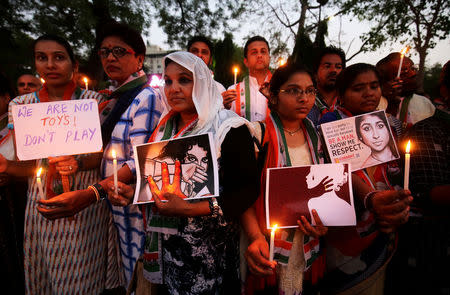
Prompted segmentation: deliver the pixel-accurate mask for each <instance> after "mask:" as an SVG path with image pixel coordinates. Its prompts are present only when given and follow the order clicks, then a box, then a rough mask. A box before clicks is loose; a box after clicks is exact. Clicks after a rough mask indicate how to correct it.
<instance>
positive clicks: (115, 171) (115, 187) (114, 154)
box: [112, 150, 117, 195]
mask: <svg viewBox="0 0 450 295" xmlns="http://www.w3.org/2000/svg"><path fill="white" fill-rule="evenodd" d="M112 157H113V170H114V192H115V193H116V195H117V158H116V151H115V150H112Z"/></svg>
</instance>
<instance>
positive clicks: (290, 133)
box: [283, 126, 302, 136]
mask: <svg viewBox="0 0 450 295" xmlns="http://www.w3.org/2000/svg"><path fill="white" fill-rule="evenodd" d="M301 129H302V126H300V127H299V128H298V129H297V130H295V131H289V130H286V129H284V128H283V130H284V131H285V132H287V133H288V134H289V135H290V136H294V134H295V133H297V132H299V131H300V130H301Z"/></svg>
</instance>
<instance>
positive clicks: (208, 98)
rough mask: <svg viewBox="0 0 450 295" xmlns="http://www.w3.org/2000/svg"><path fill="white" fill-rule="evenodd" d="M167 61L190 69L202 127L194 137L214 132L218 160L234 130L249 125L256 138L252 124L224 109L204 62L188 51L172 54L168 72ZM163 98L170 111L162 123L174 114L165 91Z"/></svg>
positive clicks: (220, 96)
mask: <svg viewBox="0 0 450 295" xmlns="http://www.w3.org/2000/svg"><path fill="white" fill-rule="evenodd" d="M166 59H170V60H172V61H174V62H175V63H177V64H179V65H181V66H183V67H184V68H186V69H188V70H189V71H191V72H192V74H193V77H194V88H193V90H192V100H193V102H194V105H195V109H196V110H197V114H198V123H197V125H196V126H195V127H194V129H193V130H192V132H191V133H190V134H202V133H206V132H211V133H212V134H213V135H214V139H215V144H216V148H217V156H218V157H220V146H221V144H222V142H223V140H224V139H225V136H226V134H227V133H228V131H229V130H230V129H231V128H237V127H239V126H241V125H244V124H246V125H247V126H248V128H249V130H250V133H251V134H252V135H253V134H254V132H253V127H252V124H250V122H249V121H247V120H246V119H244V118H242V117H240V116H238V115H237V114H236V113H235V112H233V111H230V110H227V109H225V108H224V107H223V99H222V95H221V93H220V91H219V89H218V88H217V84H216V82H215V81H214V80H213V78H212V75H211V71H210V70H209V68H208V67H207V66H206V64H205V63H204V62H203V60H201V59H200V58H199V57H197V56H195V55H193V54H192V53H189V52H185V51H178V52H174V53H170V54H168V55H166V56H165V57H164V59H163V65H164V72H165V64H166ZM163 77H164V73H163ZM162 96H163V101H164V103H165V104H166V110H165V112H164V113H163V115H162V116H161V120H162V118H164V116H165V115H166V114H167V113H168V112H169V111H170V110H171V107H170V106H169V104H168V101H167V97H166V95H165V93H164V91H162Z"/></svg>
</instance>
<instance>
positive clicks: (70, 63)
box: [0, 35, 119, 294]
mask: <svg viewBox="0 0 450 295" xmlns="http://www.w3.org/2000/svg"><path fill="white" fill-rule="evenodd" d="M33 56H34V62H35V66H36V71H37V72H38V73H39V75H40V76H41V77H44V78H45V81H46V83H45V85H44V87H43V88H42V89H41V90H40V91H38V92H34V93H31V94H27V95H23V96H19V97H17V98H15V99H13V100H12V101H11V103H10V106H11V105H13V104H27V103H40V102H53V101H60V100H71V99H88V98H90V99H96V100H97V101H98V102H101V101H102V100H103V98H102V96H101V95H99V94H98V93H96V92H93V91H86V90H82V89H80V88H78V87H77V86H76V84H75V81H74V78H73V77H74V74H75V73H76V71H77V67H78V64H77V62H76V60H75V57H74V54H73V51H72V49H71V47H70V45H69V43H68V42H67V41H66V40H64V39H62V38H60V37H57V36H52V35H44V36H41V37H39V38H38V39H37V40H36V41H35V42H34V44H33ZM9 122H10V124H9V127H10V128H13V125H12V118H11V115H10V121H9ZM77 160H78V161H77ZM79 160H80V157H79V156H77V157H74V156H62V157H56V158H49V159H41V160H38V161H28V162H15V161H7V160H6V159H4V158H3V157H2V156H0V171H1V172H6V173H8V174H11V175H15V176H28V177H29V190H28V200H27V208H26V214H25V234H24V260H25V261H24V266H25V288H26V293H28V294H39V293H46V294H50V293H59V294H68V293H70V292H72V291H73V290H77V291H78V292H80V293H84V294H87V293H95V294H99V293H101V292H103V291H104V290H105V289H111V288H115V287H117V286H118V281H119V273H118V271H117V269H118V261H117V260H116V256H115V255H111V254H109V253H114V251H116V247H115V240H116V238H117V237H116V235H115V233H114V228H113V226H112V218H111V214H110V212H109V209H108V207H107V205H106V204H105V203H97V204H95V205H94V206H91V207H89V208H87V209H86V210H84V211H82V212H80V213H79V214H77V215H76V219H75V220H72V221H71V220H69V219H60V220H56V221H49V220H47V219H46V218H44V217H43V216H42V215H41V214H39V213H38V212H37V211H38V210H41V209H43V208H44V207H41V204H40V201H44V200H43V199H51V198H53V197H54V196H56V195H57V194H59V193H61V192H62V186H63V185H62V177H61V176H67V177H68V178H69V181H70V183H69V185H70V189H73V190H76V189H80V188H84V187H85V186H86V185H88V184H90V183H94V182H96V181H98V180H99V179H100V174H99V171H98V169H91V170H83V169H82V168H81V167H79V165H78V163H79ZM38 168H43V169H42V170H41V171H42V174H41V173H40V174H39V175H36V171H37V170H38ZM36 176H37V177H36ZM39 184H41V185H42V187H41V186H40V185H39ZM75 273H77V275H75Z"/></svg>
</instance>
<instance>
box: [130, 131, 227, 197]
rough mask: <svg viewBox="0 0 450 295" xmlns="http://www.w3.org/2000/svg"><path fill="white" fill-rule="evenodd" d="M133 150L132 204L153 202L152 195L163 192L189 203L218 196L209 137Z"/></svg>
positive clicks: (140, 146)
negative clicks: (133, 178) (133, 183)
mask: <svg viewBox="0 0 450 295" xmlns="http://www.w3.org/2000/svg"><path fill="white" fill-rule="evenodd" d="M133 148H134V159H135V163H136V177H137V181H136V191H135V195H134V200H133V204H143V203H150V202H154V200H153V197H152V193H156V192H158V193H157V195H159V192H165V191H170V192H172V193H175V194H177V195H179V196H180V197H182V198H183V199H189V200H190V199H200V198H208V197H216V196H218V195H219V176H218V166H217V158H216V154H215V149H214V143H213V139H212V136H211V134H209V133H207V134H200V135H195V136H186V137H181V138H176V139H171V140H165V141H160V142H153V143H147V144H141V145H137V146H134V147H133ZM161 200H162V201H164V198H161Z"/></svg>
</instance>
